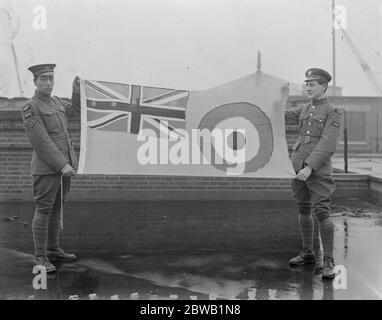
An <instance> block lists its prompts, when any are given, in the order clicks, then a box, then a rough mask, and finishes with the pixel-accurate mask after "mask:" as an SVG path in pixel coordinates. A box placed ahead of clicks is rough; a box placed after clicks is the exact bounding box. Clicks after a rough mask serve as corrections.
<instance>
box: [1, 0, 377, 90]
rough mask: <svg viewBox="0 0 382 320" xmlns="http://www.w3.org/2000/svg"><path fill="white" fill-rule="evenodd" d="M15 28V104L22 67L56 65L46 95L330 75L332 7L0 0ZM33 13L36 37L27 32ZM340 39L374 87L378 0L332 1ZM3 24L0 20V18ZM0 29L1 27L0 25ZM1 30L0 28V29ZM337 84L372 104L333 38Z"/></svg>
mask: <svg viewBox="0 0 382 320" xmlns="http://www.w3.org/2000/svg"><path fill="white" fill-rule="evenodd" d="M9 3H11V5H12V8H13V10H12V12H11V16H12V18H13V20H12V21H13V23H15V22H16V21H19V28H14V29H15V30H18V32H17V34H16V35H15V37H14V40H13V44H14V48H15V51H16V54H17V58H18V63H19V65H20V70H21V76H22V82H23V88H24V91H25V96H27V97H28V96H31V95H33V90H34V86H33V82H32V75H31V73H30V72H29V71H28V70H27V67H29V66H30V65H32V64H37V63H56V64H57V67H56V76H55V89H54V94H55V95H58V96H62V97H65V96H70V93H71V83H72V80H73V78H74V76H75V75H79V76H80V77H82V78H86V79H94V80H105V81H116V82H125V83H135V84H144V85H151V86H157V87H167V88H176V89H186V90H203V89H208V88H210V87H213V86H216V85H220V84H222V83H224V82H228V81H230V80H233V79H236V78H239V77H241V76H244V75H247V74H249V73H252V72H255V71H256V64H257V52H258V50H260V51H261V56H262V71H263V72H266V73H268V74H271V75H274V76H277V77H280V78H284V79H286V80H288V81H291V82H295V83H297V84H302V83H303V80H304V72H305V70H306V69H308V68H310V67H321V68H324V69H327V70H328V71H329V72H330V73H332V34H331V28H332V22H331V3H332V0H246V1H245V0H192V1H191V0H177V1H175V0H139V1H138V0H123V1H122V0H77V1H74V0H0V9H1V6H2V5H3V7H4V5H5V4H7V5H8V7H7V8H9ZM37 5H42V6H44V7H46V9H47V26H46V29H35V28H34V26H33V23H34V19H35V18H36V16H37V14H36V13H33V10H34V8H35V7H36V6H37ZM336 5H344V6H345V7H346V10H347V31H348V33H349V35H350V36H351V38H352V40H353V41H354V43H355V45H356V46H357V48H358V50H359V51H360V53H361V54H362V56H363V57H364V59H365V60H366V61H367V62H368V64H369V65H370V67H371V69H372V70H373V71H374V72H375V74H376V75H377V76H378V77H379V80H380V82H382V54H381V53H382V37H381V34H382V0H366V1H365V0H363V1H361V0H342V1H341V0H336ZM0 17H3V19H4V15H2V16H1V15H0ZM3 22H4V21H3ZM3 29H4V28H3ZM3 29H2V28H0V95H6V96H8V97H12V96H19V94H18V90H17V81H16V77H15V72H14V62H13V59H12V54H11V42H10V40H9V38H8V37H7V34H6V33H5V32H4V30H3ZM336 39H337V41H336V64H337V68H336V74H337V85H339V86H342V87H343V95H348V96H375V95H376V92H375V90H374V89H373V87H372V86H371V84H370V82H369V81H368V79H367V77H366V76H365V73H364V72H363V71H362V69H361V67H360V64H359V62H358V61H357V59H356V57H355V55H354V53H353V51H352V50H351V49H350V47H349V45H348V43H347V42H346V40H345V39H343V37H341V34H340V31H339V30H337V31H336Z"/></svg>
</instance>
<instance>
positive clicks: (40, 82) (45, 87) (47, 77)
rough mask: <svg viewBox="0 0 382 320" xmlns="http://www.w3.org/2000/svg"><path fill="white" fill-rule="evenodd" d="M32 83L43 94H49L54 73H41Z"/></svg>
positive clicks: (52, 84)
mask: <svg viewBox="0 0 382 320" xmlns="http://www.w3.org/2000/svg"><path fill="white" fill-rule="evenodd" d="M34 84H35V85H36V88H37V90H38V91H40V92H41V93H43V94H46V95H50V94H51V93H52V90H53V86H54V75H53V74H42V75H40V76H39V77H38V78H37V79H36V80H34Z"/></svg>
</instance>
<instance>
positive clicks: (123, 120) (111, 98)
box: [85, 80, 189, 138]
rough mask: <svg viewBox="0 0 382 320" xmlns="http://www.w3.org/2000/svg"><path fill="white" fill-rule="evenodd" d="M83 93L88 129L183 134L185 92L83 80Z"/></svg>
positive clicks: (168, 134)
mask: <svg viewBox="0 0 382 320" xmlns="http://www.w3.org/2000/svg"><path fill="white" fill-rule="evenodd" d="M85 96H86V115H87V126H88V127H89V128H92V129H95V130H104V131H114V132H127V133H132V134H138V133H139V132H140V131H141V130H142V129H152V130H153V131H154V132H155V134H156V135H157V136H159V134H160V133H162V134H165V135H167V136H172V137H176V138H178V137H183V136H184V135H183V133H182V132H181V131H180V130H179V129H185V113H186V106H187V101H188V96H189V92H188V91H183V90H175V89H163V88H154V87H147V86H140V85H130V84H124V83H115V82H106V81H89V80H85Z"/></svg>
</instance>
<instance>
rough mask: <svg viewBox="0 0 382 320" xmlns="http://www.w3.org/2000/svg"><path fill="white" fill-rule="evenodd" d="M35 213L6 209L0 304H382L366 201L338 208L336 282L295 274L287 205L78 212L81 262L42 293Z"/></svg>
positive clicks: (375, 211)
mask: <svg viewBox="0 0 382 320" xmlns="http://www.w3.org/2000/svg"><path fill="white" fill-rule="evenodd" d="M32 212H33V203H19V202H13V203H1V204H0V299H139V300H150V299H152V300H161V299H165V300H169V299H170V300H171V299H173V300H207V299H210V300H214V299H229V300H234V299H241V300H252V299H261V300H264V299H265V300H268V299H283V300H284V299H329V300H331V299H381V298H382V268H381V266H382V246H381V243H382V208H380V207H377V206H375V205H373V204H372V203H371V202H369V201H367V200H364V199H354V198H353V199H338V200H336V202H335V203H334V206H333V214H332V215H333V220H334V222H335V225H336V234H335V261H336V264H337V265H340V266H343V267H340V270H341V272H342V273H341V275H340V276H338V277H337V278H336V279H335V280H334V281H322V279H321V276H320V274H319V273H317V272H316V271H315V269H314V265H307V266H302V267H297V268H296V267H295V268H291V267H289V265H288V259H289V258H291V257H292V256H294V255H295V254H296V253H297V252H298V251H299V249H300V248H299V245H300V239H299V236H298V229H297V219H296V216H295V214H294V212H295V206H294V204H293V203H292V202H289V201H280V202H235V203H233V202H227V203H223V202H219V203H200V202H176V203H155V202H152V203H142V202H141V203H124V202H119V203H118V202H98V203H96V202H92V203H83V202H71V203H69V204H68V205H67V207H66V212H65V230H64V235H63V239H62V247H63V248H65V249H69V250H74V251H75V253H76V254H78V256H79V257H80V258H79V260H78V261H76V262H74V263H60V264H57V265H56V266H57V272H55V273H53V274H49V275H48V279H47V290H43V289H40V290H35V289H34V288H33V286H32V281H33V277H34V275H33V274H32V266H33V254H32V253H33V247H32V237H31V231H30V223H31V220H32ZM12 216H13V219H12V218H11V219H8V220H7V218H9V217H12ZM25 224H27V225H25ZM280 224H281V225H280ZM275 225H276V226H275ZM233 231H235V232H233ZM341 268H342V269H341ZM345 287H346V288H345Z"/></svg>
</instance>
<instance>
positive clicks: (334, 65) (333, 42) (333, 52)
mask: <svg viewBox="0 0 382 320" xmlns="http://www.w3.org/2000/svg"><path fill="white" fill-rule="evenodd" d="M334 9H335V0H332V62H333V87H334V88H333V89H334V90H333V95H336V32H335V31H336V30H335V27H334V20H335V15H334Z"/></svg>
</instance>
